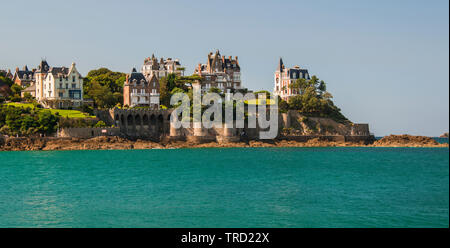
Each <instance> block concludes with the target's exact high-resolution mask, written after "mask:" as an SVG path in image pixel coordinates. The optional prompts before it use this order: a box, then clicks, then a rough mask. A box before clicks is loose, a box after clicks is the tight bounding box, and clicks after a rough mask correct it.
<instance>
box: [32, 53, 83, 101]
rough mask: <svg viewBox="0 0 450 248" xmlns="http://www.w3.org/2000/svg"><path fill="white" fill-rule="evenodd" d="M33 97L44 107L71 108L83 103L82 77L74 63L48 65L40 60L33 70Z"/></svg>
mask: <svg viewBox="0 0 450 248" xmlns="http://www.w3.org/2000/svg"><path fill="white" fill-rule="evenodd" d="M35 80H36V83H35V95H36V96H35V97H36V100H38V102H40V103H41V104H42V105H44V107H46V108H57V109H71V108H78V107H81V106H82V105H83V77H82V75H81V74H80V73H79V72H78V70H77V68H76V66H75V63H72V65H71V66H70V67H65V66H62V67H50V66H48V63H47V62H46V61H44V60H43V61H41V63H40V65H39V66H38V68H37V70H36V71H35Z"/></svg>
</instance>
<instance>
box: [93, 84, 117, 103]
mask: <svg viewBox="0 0 450 248" xmlns="http://www.w3.org/2000/svg"><path fill="white" fill-rule="evenodd" d="M88 94H89V96H91V97H92V99H94V105H95V106H97V107H99V108H111V107H114V106H115V105H116V104H117V102H118V99H117V95H116V96H115V95H114V94H113V93H112V92H111V91H110V90H109V89H108V87H106V86H102V85H100V84H99V83H97V82H95V83H93V84H92V86H91V88H90V90H89V92H88Z"/></svg>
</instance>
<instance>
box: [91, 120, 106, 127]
mask: <svg viewBox="0 0 450 248" xmlns="http://www.w3.org/2000/svg"><path fill="white" fill-rule="evenodd" d="M106 126H107V125H106V123H105V122H103V121H98V122H97V123H96V124H95V126H94V127H106Z"/></svg>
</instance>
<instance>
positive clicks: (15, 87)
mask: <svg viewBox="0 0 450 248" xmlns="http://www.w3.org/2000/svg"><path fill="white" fill-rule="evenodd" d="M22 90H23V88H22V87H20V85H18V84H13V85H12V86H11V91H12V93H13V95H20V92H21V91H22Z"/></svg>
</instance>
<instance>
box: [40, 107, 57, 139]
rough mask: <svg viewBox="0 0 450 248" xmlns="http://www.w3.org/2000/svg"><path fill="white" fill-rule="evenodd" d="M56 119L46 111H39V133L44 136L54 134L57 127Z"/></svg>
mask: <svg viewBox="0 0 450 248" xmlns="http://www.w3.org/2000/svg"><path fill="white" fill-rule="evenodd" d="M58 119H59V118H58V117H57V116H55V115H52V113H51V112H50V111H48V110H43V111H39V113H38V123H39V128H38V129H39V131H41V132H42V133H45V134H50V133H54V132H55V131H56V127H57V125H58Z"/></svg>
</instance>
